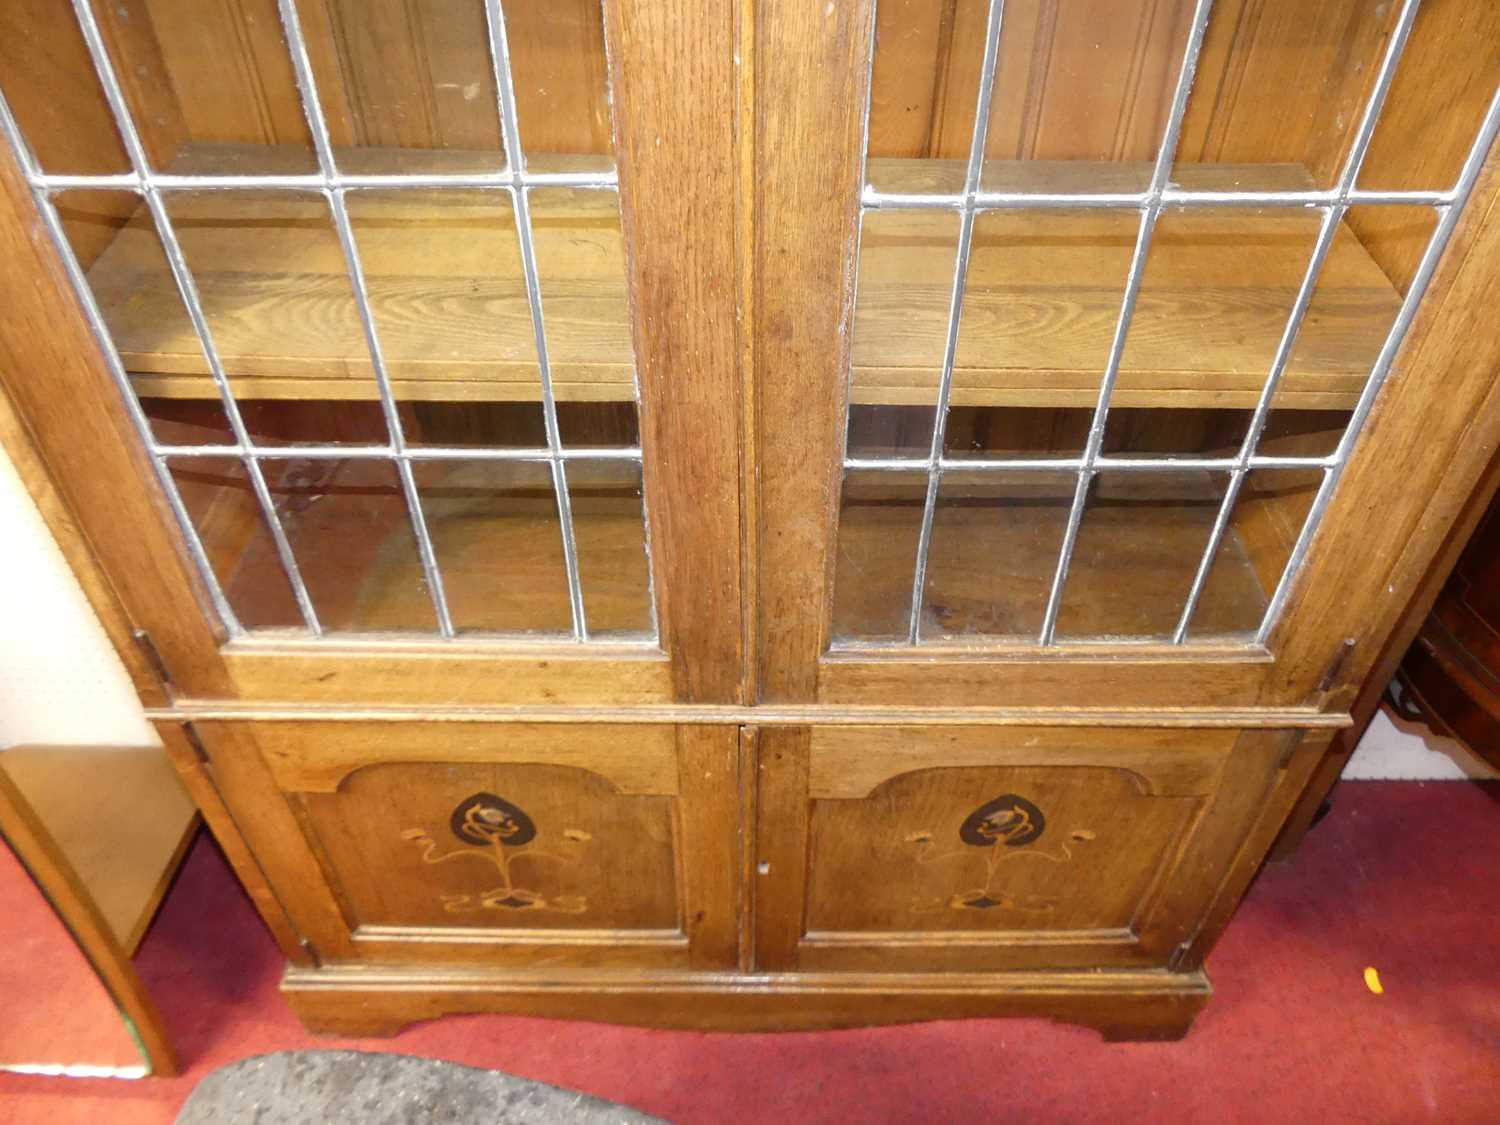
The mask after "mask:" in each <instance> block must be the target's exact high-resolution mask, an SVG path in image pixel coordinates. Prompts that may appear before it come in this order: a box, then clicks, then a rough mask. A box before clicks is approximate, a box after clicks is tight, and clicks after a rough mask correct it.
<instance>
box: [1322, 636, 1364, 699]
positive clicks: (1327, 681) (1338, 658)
mask: <svg viewBox="0 0 1500 1125" xmlns="http://www.w3.org/2000/svg"><path fill="white" fill-rule="evenodd" d="M1355 643H1356V642H1355V640H1354V638H1353V637H1345V638H1344V643H1343V644H1341V645H1339V650H1338V651H1337V652H1336V653H1334V654H1333V659H1332V660H1330V661H1329V662H1328V670H1327V671H1326V672H1324V673H1323V678H1322V679H1321V680H1319V681H1318V691H1319V692H1326V691H1330V690H1331V689H1332V688H1333V685H1334V684H1336V683H1338V682H1339V677H1340V675H1342V673H1343V671H1344V665H1346V664H1348V663H1349V657H1350V656H1352V655H1353V654H1354V646H1355Z"/></svg>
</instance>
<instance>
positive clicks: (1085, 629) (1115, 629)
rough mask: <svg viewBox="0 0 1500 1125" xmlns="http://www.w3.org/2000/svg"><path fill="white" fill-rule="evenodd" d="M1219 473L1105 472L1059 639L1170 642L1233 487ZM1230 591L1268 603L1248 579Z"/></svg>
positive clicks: (1088, 511) (1240, 598)
mask: <svg viewBox="0 0 1500 1125" xmlns="http://www.w3.org/2000/svg"><path fill="white" fill-rule="evenodd" d="M1228 479H1229V478H1228V474H1227V473H1218V472H1208V471H1203V470H1198V471H1183V472H1166V473H1163V472H1104V473H1100V474H1099V475H1098V476H1096V477H1095V478H1094V480H1093V483H1092V484H1091V485H1090V486H1089V493H1088V500H1087V504H1086V506H1085V508H1084V513H1083V522H1082V524H1081V525H1080V526H1079V529H1078V539H1077V542H1076V543H1075V544H1074V547H1073V557H1072V562H1071V565H1070V566H1069V569H1068V578H1067V584H1066V586H1064V587H1063V597H1062V602H1061V604H1060V607H1059V611H1058V615H1057V637H1058V639H1059V640H1094V639H1100V640H1107V639H1140V638H1151V639H1153V640H1158V641H1161V640H1169V639H1170V638H1171V637H1172V634H1173V632H1174V630H1175V629H1176V628H1177V622H1178V620H1179V618H1180V617H1181V616H1182V611H1183V607H1184V606H1185V605H1186V604H1187V597H1188V592H1189V590H1190V589H1191V588H1192V583H1193V576H1194V575H1195V574H1196V573H1197V571H1198V564H1199V560H1200V559H1201V558H1202V557H1203V551H1204V548H1205V547H1206V546H1207V545H1208V537H1209V533H1210V531H1211V530H1212V528H1213V524H1214V520H1215V519H1216V518H1217V516H1218V513H1219V507H1220V504H1221V502H1222V501H1223V498H1224V491H1225V489H1226V488H1227V487H1228ZM1225 596H1226V597H1227V598H1230V599H1232V600H1235V604H1236V605H1237V606H1238V605H1240V604H1242V603H1250V604H1254V605H1259V606H1260V607H1261V608H1264V604H1265V603H1264V598H1263V597H1262V595H1261V592H1260V590H1259V589H1257V588H1255V587H1254V585H1253V583H1251V582H1249V581H1246V582H1243V583H1241V584H1239V585H1238V586H1233V587H1230V588H1229V589H1227V590H1226V593H1225Z"/></svg>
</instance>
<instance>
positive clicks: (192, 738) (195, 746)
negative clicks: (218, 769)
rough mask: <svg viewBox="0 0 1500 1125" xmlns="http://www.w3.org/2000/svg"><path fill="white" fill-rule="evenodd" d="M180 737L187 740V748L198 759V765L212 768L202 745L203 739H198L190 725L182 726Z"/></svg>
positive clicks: (206, 750)
mask: <svg viewBox="0 0 1500 1125" xmlns="http://www.w3.org/2000/svg"><path fill="white" fill-rule="evenodd" d="M182 737H183V738H185V739H187V744H188V747H189V748H190V749H191V750H192V751H193V757H195V758H197V759H198V764H199V765H200V766H205V767H208V768H212V767H213V762H211V761H209V758H208V748H207V747H205V746H204V745H203V739H201V738H199V737H198V732H197V731H196V730H194V729H193V724H192V723H183V724H182Z"/></svg>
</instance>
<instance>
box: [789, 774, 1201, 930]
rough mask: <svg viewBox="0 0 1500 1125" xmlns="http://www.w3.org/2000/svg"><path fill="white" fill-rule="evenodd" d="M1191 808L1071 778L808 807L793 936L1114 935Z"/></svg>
mask: <svg viewBox="0 0 1500 1125" xmlns="http://www.w3.org/2000/svg"><path fill="white" fill-rule="evenodd" d="M1200 800H1201V799H1200V798H1197V797H1161V796H1155V795H1152V794H1151V793H1150V792H1149V790H1148V788H1147V785H1146V783H1145V781H1144V780H1143V779H1142V778H1141V777H1140V775H1138V774H1134V773H1131V772H1129V771H1127V770H1123V769H1112V768H1096V767H1079V766H1056V767H1054V766H1039V767H1021V768H1011V767H1001V768H997V767H981V768H938V769H923V770H916V771H913V772H910V773H904V774H901V775H899V776H897V777H895V778H892V779H891V780H889V781H887V782H885V783H883V784H881V785H879V786H877V787H876V788H875V790H874V791H873V792H871V793H870V795H869V796H868V797H866V798H863V799H858V800H854V799H845V800H817V801H814V803H813V813H812V858H811V861H810V878H809V886H808V906H807V914H808V916H807V929H808V931H809V932H811V933H816V932H818V931H843V932H860V931H913V930H986V931H1005V930H1048V931H1057V930H1101V929H1128V928H1129V927H1130V925H1131V922H1132V920H1133V918H1134V915H1135V912H1136V909H1137V907H1138V906H1139V904H1140V903H1141V902H1142V901H1143V900H1144V899H1145V897H1146V896H1147V894H1148V892H1149V891H1150V889H1151V886H1152V883H1153V882H1154V880H1155V877H1156V874H1157V872H1158V870H1159V869H1160V867H1161V866H1162V864H1163V862H1164V861H1165V860H1166V859H1167V858H1168V856H1169V851H1170V849H1171V847H1172V845H1173V844H1174V843H1175V842H1176V841H1178V840H1179V839H1180V838H1181V836H1182V833H1183V832H1184V830H1185V829H1186V827H1187V825H1188V823H1189V819H1190V818H1191V816H1192V814H1193V812H1194V811H1195V809H1196V808H1197V807H1198V805H1199V803H1200Z"/></svg>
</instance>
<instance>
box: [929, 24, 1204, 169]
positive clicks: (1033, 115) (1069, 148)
mask: <svg viewBox="0 0 1500 1125" xmlns="http://www.w3.org/2000/svg"><path fill="white" fill-rule="evenodd" d="M985 6H986V5H984V4H980V3H975V4H972V5H971V7H972V8H974V9H976V11H975V13H974V14H973V15H972V16H970V19H971V20H973V21H974V22H975V25H976V31H975V35H974V36H973V37H972V38H971V39H970V40H969V45H968V46H967V48H966V50H965V51H964V52H963V54H964V55H965V58H966V59H967V58H968V57H972V58H974V60H975V63H974V65H973V70H974V72H976V73H977V70H978V65H977V63H978V60H979V58H980V57H981V54H980V52H981V45H982V44H983V32H982V30H981V28H982V23H981V21H982V19H983V16H982V15H981V14H980V12H982V10H983V9H984V7H985ZM1192 9H1193V4H1192V0H1164V2H1163V0H1116V2H1114V3H1109V4H1066V3H1064V4H1036V5H1027V6H1024V7H1021V8H1020V9H1019V11H1013V10H1012V9H1011V8H1010V7H1009V6H1007V9H1006V13H1005V17H1006V18H1005V23H1004V27H1003V31H1002V36H1001V49H1000V58H999V65H998V67H997V70H996V76H995V92H994V97H993V100H992V101H991V103H990V104H991V111H990V118H989V132H988V136H987V138H986V145H985V167H984V176H983V181H982V186H983V189H984V190H985V191H1029V192H1037V191H1040V192H1076V191H1115V192H1130V191H1143V190H1144V189H1145V188H1146V186H1147V185H1148V184H1149V183H1150V181H1151V166H1152V163H1153V161H1155V160H1156V156H1157V152H1158V150H1159V149H1160V147H1161V139H1162V135H1163V133H1164V132H1165V130H1166V125H1167V116H1168V111H1169V110H1170V107H1171V102H1172V91H1173V89H1174V87H1175V86H1176V83H1177V73H1178V70H1179V68H1180V67H1181V65H1182V56H1183V49H1184V47H1185V45H1186V43H1187V34H1188V28H1189V25H1190V23H1191V15H1192ZM1015 17H1019V18H1015ZM967 70H968V68H967V67H966V72H967ZM970 81H971V82H972V81H974V80H970ZM975 89H976V87H975V86H973V85H970V86H969V87H968V91H969V92H968V96H969V97H970V98H972V97H973V96H974V93H973V92H972V91H974V90H975ZM954 94H955V95H956V96H963V95H962V94H960V93H959V92H958V91H957V90H955V91H954Z"/></svg>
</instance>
